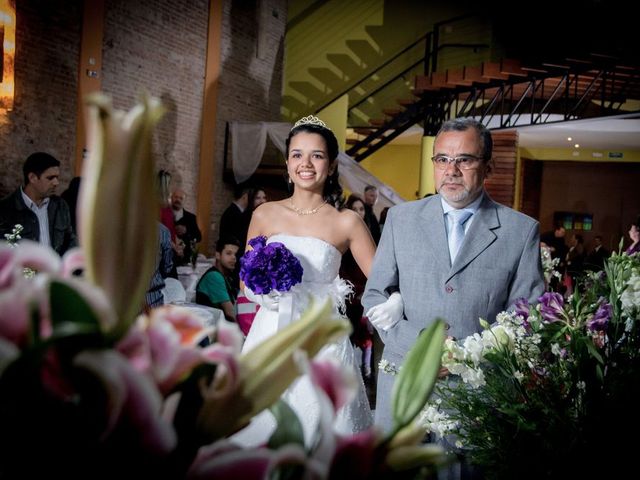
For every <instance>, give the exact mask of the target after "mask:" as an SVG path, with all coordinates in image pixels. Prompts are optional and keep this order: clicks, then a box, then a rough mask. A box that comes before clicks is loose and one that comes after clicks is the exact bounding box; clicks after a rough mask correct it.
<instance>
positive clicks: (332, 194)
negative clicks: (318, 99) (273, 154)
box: [285, 123, 343, 207]
mask: <svg viewBox="0 0 640 480" xmlns="http://www.w3.org/2000/svg"><path fill="white" fill-rule="evenodd" d="M300 132H306V133H317V134H318V135H320V136H321V137H322V138H324V142H325V144H326V145H327V155H328V156H329V160H330V162H331V163H335V166H334V168H333V173H332V174H331V175H329V176H328V177H327V180H326V182H325V183H324V190H323V191H322V196H323V198H324V199H325V200H326V201H327V203H330V204H332V205H333V206H335V207H337V206H339V205H340V204H341V202H342V200H343V199H342V187H341V186H340V182H339V181H338V177H339V175H338V163H337V158H338V151H339V148H338V139H337V138H336V136H335V135H334V134H333V132H332V131H331V130H330V129H329V128H327V127H323V126H322V125H317V124H314V123H301V124H299V125H297V126H295V127H293V128H292V129H291V131H290V132H289V135H288V136H287V141H286V144H285V145H286V154H287V158H289V144H290V143H291V139H292V138H293V137H295V136H296V135H297V134H298V133H300Z"/></svg>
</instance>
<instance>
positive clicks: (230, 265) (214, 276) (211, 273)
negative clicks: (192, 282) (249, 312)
mask: <svg viewBox="0 0 640 480" xmlns="http://www.w3.org/2000/svg"><path fill="white" fill-rule="evenodd" d="M239 248H240V242H239V241H238V239H237V238H232V237H227V238H220V239H219V240H218V241H217V242H216V261H215V264H214V265H213V266H212V267H211V268H210V269H209V270H207V271H206V272H204V275H202V278H200V280H199V281H198V284H197V285H196V303H199V304H200V305H207V306H209V307H215V308H219V309H220V310H222V311H223V312H224V316H225V318H226V319H227V320H229V321H230V322H235V321H236V297H237V292H238V290H237V289H236V288H235V287H234V286H233V282H232V275H233V271H234V269H235V267H236V255H237V253H238V249H239Z"/></svg>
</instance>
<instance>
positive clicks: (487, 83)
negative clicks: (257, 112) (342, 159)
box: [347, 55, 640, 161]
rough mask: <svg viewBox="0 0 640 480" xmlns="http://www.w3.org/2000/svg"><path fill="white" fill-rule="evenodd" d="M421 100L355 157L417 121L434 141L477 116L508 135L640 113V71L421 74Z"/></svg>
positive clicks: (542, 67) (563, 66)
mask: <svg viewBox="0 0 640 480" xmlns="http://www.w3.org/2000/svg"><path fill="white" fill-rule="evenodd" d="M414 94H415V95H416V96H417V98H416V100H415V102H413V103H411V104H405V108H404V110H402V111H401V112H399V113H397V114H396V115H392V116H390V117H389V118H388V119H385V120H383V121H377V122H376V123H374V125H375V127H376V128H375V129H373V130H371V131H370V132H369V133H368V135H366V136H365V138H363V139H362V140H360V141H358V142H357V143H356V144H354V145H353V146H352V147H351V148H349V149H348V150H347V153H348V154H349V155H351V156H353V157H354V158H355V159H356V160H357V161H361V160H363V159H364V158H366V157H367V156H369V155H371V154H372V153H374V152H375V151H377V150H379V149H380V148H382V147H383V146H384V145H386V144H388V143H389V142H390V141H391V140H393V139H394V138H396V137H397V136H398V135H400V134H401V133H402V132H404V131H406V130H407V129H408V128H410V127H411V126H413V125H415V124H416V123H421V124H422V126H423V128H424V132H425V134H426V135H434V134H435V133H436V132H437V129H438V128H439V126H440V124H441V123H442V122H443V121H444V120H446V119H447V118H453V117H464V116H474V117H477V118H479V119H480V120H481V121H482V122H483V123H484V124H485V125H487V126H489V127H490V128H492V129H506V128H513V127H515V126H524V125H535V124H544V123H554V122H561V121H568V120H577V119H583V118H594V117H606V116H611V115H620V114H623V113H625V114H640V110H639V109H640V106H639V105H640V103H639V101H640V65H634V64H632V63H625V62H622V61H621V60H620V59H616V58H613V57H608V56H604V55H591V56H589V57H588V58H566V59H564V61H562V62H554V63H540V64H535V65H532V64H530V65H521V64H520V62H518V61H516V60H502V61H501V62H483V63H482V65H480V66H474V67H462V68H458V69H448V70H446V71H444V72H434V73H432V74H430V75H421V76H416V78H415V89H414ZM372 123H373V122H372Z"/></svg>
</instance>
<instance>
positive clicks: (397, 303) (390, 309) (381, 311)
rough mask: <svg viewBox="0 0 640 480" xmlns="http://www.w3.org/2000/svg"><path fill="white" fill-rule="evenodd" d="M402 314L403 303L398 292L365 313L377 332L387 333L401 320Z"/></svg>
mask: <svg viewBox="0 0 640 480" xmlns="http://www.w3.org/2000/svg"><path fill="white" fill-rule="evenodd" d="M403 313H404V302H403V301H402V297H401V296H400V292H394V293H392V294H391V296H390V297H389V298H388V299H387V301H386V302H384V303H381V304H380V305H376V306H375V307H371V308H370V309H369V311H368V312H367V317H368V318H369V321H370V322H371V324H372V325H373V326H374V327H376V328H377V329H378V330H382V331H384V332H388V331H389V330H391V328H392V327H393V326H394V325H395V324H396V323H398V322H399V321H400V320H402V314H403Z"/></svg>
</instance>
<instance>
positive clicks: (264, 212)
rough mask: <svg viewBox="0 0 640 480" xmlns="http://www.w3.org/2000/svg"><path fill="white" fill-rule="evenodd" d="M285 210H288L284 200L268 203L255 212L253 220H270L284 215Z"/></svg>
mask: <svg viewBox="0 0 640 480" xmlns="http://www.w3.org/2000/svg"><path fill="white" fill-rule="evenodd" d="M283 210H287V207H286V205H285V202H284V200H277V201H273V202H266V203H263V204H262V205H260V206H259V207H258V208H256V209H255V210H254V211H253V215H252V218H256V220H264V219H266V220H269V219H271V218H273V217H279V216H280V215H282V211H283Z"/></svg>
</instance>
